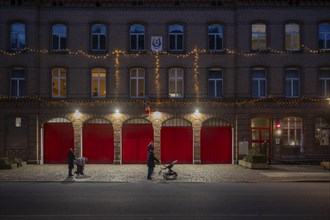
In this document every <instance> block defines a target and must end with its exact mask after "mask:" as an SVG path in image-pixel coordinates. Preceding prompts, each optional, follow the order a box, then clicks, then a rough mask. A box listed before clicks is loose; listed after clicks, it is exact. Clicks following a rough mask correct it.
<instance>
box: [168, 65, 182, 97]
mask: <svg viewBox="0 0 330 220" xmlns="http://www.w3.org/2000/svg"><path fill="white" fill-rule="evenodd" d="M168 80H169V82H168V84H169V97H173V98H182V97H183V69H181V68H171V69H170V70H169V77H168Z"/></svg>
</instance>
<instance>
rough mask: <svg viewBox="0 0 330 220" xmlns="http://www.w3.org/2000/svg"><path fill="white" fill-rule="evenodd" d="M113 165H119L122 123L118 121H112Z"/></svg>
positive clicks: (120, 161)
mask: <svg viewBox="0 0 330 220" xmlns="http://www.w3.org/2000/svg"><path fill="white" fill-rule="evenodd" d="M112 126H113V131H114V161H113V163H114V164H121V163H122V160H121V136H122V122H121V121H120V120H114V122H113V124H112Z"/></svg>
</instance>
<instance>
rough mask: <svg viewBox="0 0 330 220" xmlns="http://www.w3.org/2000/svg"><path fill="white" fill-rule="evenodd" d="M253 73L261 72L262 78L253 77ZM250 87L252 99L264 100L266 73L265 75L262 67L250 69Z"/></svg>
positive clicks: (265, 95) (265, 94)
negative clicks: (255, 85) (255, 86)
mask: <svg viewBox="0 0 330 220" xmlns="http://www.w3.org/2000/svg"><path fill="white" fill-rule="evenodd" d="M255 71H263V75H264V77H263V78H261V77H254V76H253V75H254V73H256V72H255ZM254 82H257V84H258V85H257V93H258V94H257V95H255V94H254ZM262 83H263V84H264V85H263V86H264V89H263V93H264V95H262V94H261V93H262V85H261V84H262ZM251 87H252V98H264V97H267V73H266V69H265V68H263V67H255V68H253V69H252V73H251Z"/></svg>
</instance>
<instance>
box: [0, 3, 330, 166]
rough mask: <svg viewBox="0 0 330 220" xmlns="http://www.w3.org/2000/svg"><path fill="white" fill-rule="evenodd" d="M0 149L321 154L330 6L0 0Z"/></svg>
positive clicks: (128, 154)
mask: <svg viewBox="0 0 330 220" xmlns="http://www.w3.org/2000/svg"><path fill="white" fill-rule="evenodd" d="M0 85H1V86H0V106H1V107H0V156H1V157H11V158H13V157H16V158H22V159H23V160H27V161H29V162H31V163H32V162H33V163H40V164H43V163H66V154H67V150H68V148H70V147H74V148H75V153H76V155H77V156H78V155H84V156H86V157H88V158H89V161H90V163H110V164H112V163H116V164H120V163H145V161H146V158H147V144H148V143H149V142H150V141H154V143H155V151H156V156H158V157H159V158H160V159H161V161H162V162H165V163H167V162H170V161H172V160H178V161H179V162H180V163H187V164H193V163H215V164H216V163H237V161H238V159H240V158H241V157H242V156H243V155H244V154H246V152H247V150H248V149H251V148H252V147H257V148H258V149H259V151H260V152H261V153H264V154H266V155H267V156H268V158H269V160H270V161H272V162H273V161H286V160H295V161H305V160H323V159H327V158H328V159H329V157H330V127H329V124H330V1H328V0H325V1H311V0H300V1H299V0H267V1H265V0H260V1H259V0H257V1H255V0H248V1H243V0H182V1H181V0H178V1H173V0H165V1H153V0H144V1H143V0H124V1H119V0H102V1H97V0H96V1H95V0H94V1H88V0H87V1H75V0H72V1H70V0H69V1H60V0H53V1H51V0H49V1H48V0H43V1H41V0H40V1H34V0H1V1H0Z"/></svg>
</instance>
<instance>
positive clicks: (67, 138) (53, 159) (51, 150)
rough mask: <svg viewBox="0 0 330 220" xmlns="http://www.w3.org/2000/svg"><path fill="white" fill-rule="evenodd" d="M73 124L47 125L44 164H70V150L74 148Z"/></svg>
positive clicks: (45, 129)
mask: <svg viewBox="0 0 330 220" xmlns="http://www.w3.org/2000/svg"><path fill="white" fill-rule="evenodd" d="M73 133H74V132H73V127H72V123H46V124H45V126H44V163H48V164H50V163H53V164H58V163H68V156H67V154H68V150H69V148H74V135H73Z"/></svg>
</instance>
